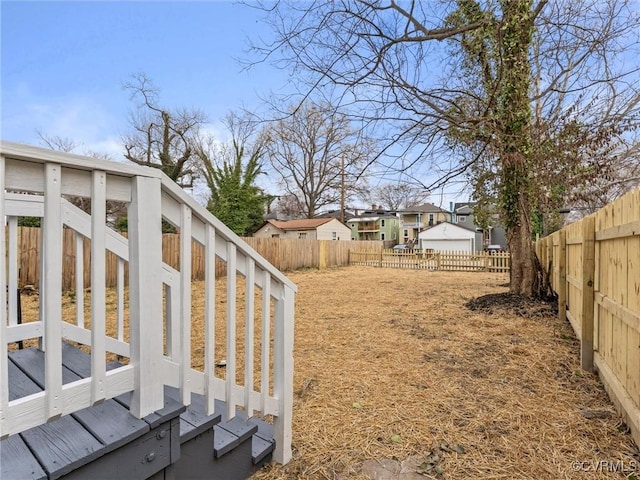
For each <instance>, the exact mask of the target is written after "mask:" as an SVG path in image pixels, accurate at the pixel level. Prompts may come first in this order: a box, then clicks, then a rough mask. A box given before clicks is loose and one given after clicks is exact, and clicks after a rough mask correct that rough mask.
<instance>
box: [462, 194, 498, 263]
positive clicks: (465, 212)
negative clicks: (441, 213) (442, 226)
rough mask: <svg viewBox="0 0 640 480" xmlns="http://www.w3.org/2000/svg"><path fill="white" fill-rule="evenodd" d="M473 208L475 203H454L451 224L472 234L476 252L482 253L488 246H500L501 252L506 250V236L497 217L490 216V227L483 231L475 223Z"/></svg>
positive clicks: (494, 215)
mask: <svg viewBox="0 0 640 480" xmlns="http://www.w3.org/2000/svg"><path fill="white" fill-rule="evenodd" d="M475 206H476V202H464V203H455V204H454V205H453V208H452V209H451V211H452V213H451V222H452V223H455V224H456V225H458V226H459V227H462V228H465V229H467V230H469V231H471V232H474V234H475V246H476V250H477V251H482V250H484V249H485V248H486V247H487V246H489V245H500V246H501V247H502V249H503V250H506V249H507V235H506V232H505V229H504V228H503V227H502V226H501V225H500V220H499V218H498V215H497V214H493V215H491V225H489V227H488V228H486V229H483V228H481V227H480V226H479V225H478V224H477V223H476V220H475V216H474V213H473V210H474V208H475Z"/></svg>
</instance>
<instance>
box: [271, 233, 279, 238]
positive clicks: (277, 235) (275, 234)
mask: <svg viewBox="0 0 640 480" xmlns="http://www.w3.org/2000/svg"><path fill="white" fill-rule="evenodd" d="M271 238H280V234H279V233H274V234H273V235H271Z"/></svg>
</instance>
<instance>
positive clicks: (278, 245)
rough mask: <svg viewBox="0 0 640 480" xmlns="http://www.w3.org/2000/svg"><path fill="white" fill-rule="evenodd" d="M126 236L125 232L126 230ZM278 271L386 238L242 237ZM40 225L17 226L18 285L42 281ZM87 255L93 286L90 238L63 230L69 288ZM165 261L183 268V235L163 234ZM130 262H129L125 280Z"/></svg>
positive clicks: (336, 259) (112, 268) (112, 274)
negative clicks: (79, 255)
mask: <svg viewBox="0 0 640 480" xmlns="http://www.w3.org/2000/svg"><path fill="white" fill-rule="evenodd" d="M125 235H126V234H125ZM242 240H244V241H245V242H246V243H248V244H249V245H250V246H251V247H252V248H254V249H255V250H256V251H257V252H258V253H259V254H260V255H262V256H263V257H264V258H265V259H266V260H267V261H269V262H270V263H271V264H272V265H274V266H275V267H276V268H277V269H278V270H281V271H291V270H298V269H301V268H326V267H334V266H346V265H348V264H349V252H350V251H351V250H354V249H358V250H364V251H372V252H381V251H382V248H383V242H382V241H355V240H354V241H351V240H335V241H332V240H311V239H295V238H253V237H246V238H242ZM40 243H41V240H40V228H37V227H20V228H19V229H18V252H19V256H20V267H19V285H20V287H24V286H25V285H33V286H34V287H36V288H38V285H39V282H40V261H41V256H40V249H41V245H40ZM78 251H82V255H83V257H84V262H83V265H84V285H85V287H89V286H90V285H91V273H90V272H91V242H90V240H89V239H87V238H84V240H83V242H82V246H80V247H79V246H78V244H77V240H76V234H75V232H74V231H73V230H71V229H64V231H63V259H62V262H63V278H62V288H63V290H65V291H70V290H73V289H74V285H75V275H76V252H78ZM162 259H163V261H164V262H165V263H167V264H168V265H170V266H171V267H173V268H176V269H178V270H179V269H180V235H179V234H170V233H167V234H164V235H163V238H162ZM105 267H106V268H105V278H106V286H107V287H113V286H115V285H116V279H117V270H118V269H117V259H116V256H115V255H113V254H112V253H111V252H107V254H106V263H105ZM204 268H205V262H204V248H203V246H202V245H200V244H199V243H197V242H192V253H191V272H192V279H193V280H202V279H204ZM224 275H226V265H225V263H224V262H221V261H216V276H218V277H220V276H224ZM127 278H128V266H127V265H125V279H127Z"/></svg>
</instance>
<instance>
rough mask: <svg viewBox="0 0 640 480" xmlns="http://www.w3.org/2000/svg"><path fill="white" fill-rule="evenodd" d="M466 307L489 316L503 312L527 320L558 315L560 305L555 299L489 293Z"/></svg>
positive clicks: (507, 293)
mask: <svg viewBox="0 0 640 480" xmlns="http://www.w3.org/2000/svg"><path fill="white" fill-rule="evenodd" d="M465 307H467V308H468V309H469V310H473V311H474V312H482V313H485V314H487V315H493V314H496V313H499V312H503V313H512V314H514V315H518V316H520V317H527V318H534V317H551V316H554V315H557V313H558V304H557V302H556V300H555V299H553V298H547V299H540V298H529V297H524V296H522V295H514V294H512V293H509V292H501V293H489V294H487V295H482V296H480V297H477V298H472V299H471V300H469V301H468V302H467V303H465Z"/></svg>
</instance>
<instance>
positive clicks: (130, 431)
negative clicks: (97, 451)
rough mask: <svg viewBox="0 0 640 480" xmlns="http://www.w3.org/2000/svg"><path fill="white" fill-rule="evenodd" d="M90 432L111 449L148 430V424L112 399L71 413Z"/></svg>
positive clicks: (108, 449)
mask: <svg viewBox="0 0 640 480" xmlns="http://www.w3.org/2000/svg"><path fill="white" fill-rule="evenodd" d="M72 415H73V417H74V418H75V419H76V420H78V422H80V424H81V425H82V426H83V427H84V428H86V429H87V430H88V431H89V432H91V434H92V435H93V436H94V437H96V438H97V439H98V440H100V442H102V443H103V444H104V445H105V447H107V448H106V450H107V451H108V452H109V451H112V450H115V449H117V448H120V447H121V446H123V445H126V444H127V443H129V442H132V441H133V440H135V439H136V438H138V437H140V436H141V435H143V434H145V433H146V432H148V431H149V430H150V429H149V424H148V423H147V422H145V421H143V420H139V419H137V418H136V417H134V416H133V415H131V414H130V413H129V411H128V410H127V409H126V408H124V407H123V406H122V405H120V404H119V403H118V402H116V401H114V400H107V401H105V402H103V403H101V404H100V405H95V406H93V407H89V408H85V409H83V410H80V411H78V412H75V413H74V414H72Z"/></svg>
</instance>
